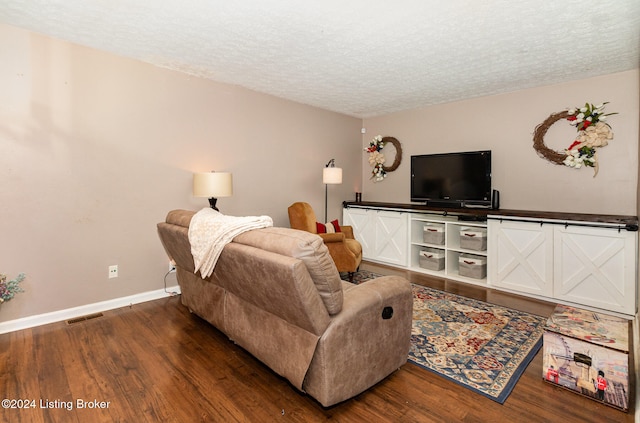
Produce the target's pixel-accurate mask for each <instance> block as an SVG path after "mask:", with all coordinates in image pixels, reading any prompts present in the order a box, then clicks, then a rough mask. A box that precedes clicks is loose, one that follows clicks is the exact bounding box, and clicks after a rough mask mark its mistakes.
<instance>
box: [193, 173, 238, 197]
mask: <svg viewBox="0 0 640 423" xmlns="http://www.w3.org/2000/svg"><path fill="white" fill-rule="evenodd" d="M231 195H233V178H232V175H231V173H229V172H206V173H194V174H193V196H194V197H207V198H211V197H215V198H217V197H230V196H231Z"/></svg>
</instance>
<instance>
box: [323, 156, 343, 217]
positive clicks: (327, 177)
mask: <svg viewBox="0 0 640 423" xmlns="http://www.w3.org/2000/svg"><path fill="white" fill-rule="evenodd" d="M335 162H336V160H335V159H331V160H329V163H327V165H326V166H325V167H324V169H322V183H323V184H324V221H325V222H327V198H328V195H329V190H328V189H329V184H332V185H334V184H341V183H342V168H340V167H336V164H335Z"/></svg>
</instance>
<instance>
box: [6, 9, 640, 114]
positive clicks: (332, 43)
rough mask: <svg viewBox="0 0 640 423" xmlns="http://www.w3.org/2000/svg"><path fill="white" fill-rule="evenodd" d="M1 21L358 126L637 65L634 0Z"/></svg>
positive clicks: (42, 13) (120, 13)
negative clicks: (342, 117) (351, 119)
mask: <svg viewBox="0 0 640 423" xmlns="http://www.w3.org/2000/svg"><path fill="white" fill-rule="evenodd" d="M0 22H1V23H6V24H9V25H13V26H17V27H21V28H25V29H29V30H32V31H35V32H39V33H42V34H46V35H49V36H53V37H56V38H60V39H64V40H68V41H71V42H74V43H77V44H81V45H84V46H89V47H93V48H96V49H99V50H104V51H109V52H113V53H116V54H119V55H122V56H127V57H132V58H136V59H139V60H142V61H145V62H149V63H152V64H155V65H158V66H162V67H166V68H170V69H174V70H178V71H182V72H186V73H189V74H192V75H197V76H201V77H205V78H210V79H213V80H216V81H220V82H226V83H231V84H236V85H240V86H244V87H247V88H250V89H253V90H256V91H260V92H264V93H268V94H272V95H275V96H278V97H283V98H286V99H290V100H294V101H297V102H300V103H305V104H310V105H313V106H317V107H321V108H324V109H328V110H333V111H336V112H340V113H344V114H347V115H351V116H356V117H370V116H376V115H382V114H386V113H390V112H394V111H400V110H406V109H412V108H416V107H423V106H428V105H432V104H438V103H444V102H449V101H455V100H461V99H465V98H471V97H478V96H484V95H491V94H498V93H503V92H509V91H514V90H519V89H523V88H529V87H535V86H541V85H548V84H554V83H560V82H565V81H569V80H575V79H582V78H587V77H592V76H597V75H602V74H607V73H614V72H620V71H625V70H629V69H634V68H637V67H638V66H640V1H639V0H601V1H593V2H587V1H584V0H538V1H532V0H527V1H521V0H396V1H393V2H392V1H389V0H340V1H338V0H322V1H298V0H246V1H241V0H239V1H229V0H2V1H1V2H0Z"/></svg>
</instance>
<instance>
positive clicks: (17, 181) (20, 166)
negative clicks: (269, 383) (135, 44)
mask: <svg viewBox="0 0 640 423" xmlns="http://www.w3.org/2000/svg"><path fill="white" fill-rule="evenodd" d="M0 63H2V66H0V92H1V93H2V101H1V102H0V181H1V182H0V199H1V200H0V233H1V234H2V242H0V273H6V274H8V275H9V276H10V277H13V276H15V275H16V274H17V273H19V272H25V273H26V274H27V279H26V280H25V282H24V283H23V285H24V288H25V289H26V290H27V292H25V293H23V294H19V296H17V297H16V298H15V299H14V300H12V301H10V302H7V303H6V304H3V305H2V306H0V322H3V321H9V320H13V319H17V318H20V317H25V316H32V315H37V314H41V313H45V312H51V311H56V310H61V309H66V308H70V307H75V306H80V305H85V304H91V303H95V302H99V301H105V300H109V299H114V298H119V297H124V296H128V295H133V294H136V293H141V292H146V291H152V290H157V289H162V287H163V276H164V274H165V272H166V270H167V267H168V262H167V259H166V256H165V254H164V251H163V250H162V247H161V245H160V242H159V240H158V237H157V235H156V227H155V225H156V223H157V222H159V221H161V220H163V219H164V217H165V215H166V213H167V211H169V210H171V209H174V208H188V209H194V210H197V209H199V208H202V207H205V206H208V203H207V200H206V199H204V198H202V199H195V198H192V196H191V178H192V172H194V171H209V170H212V169H215V170H225V171H231V172H233V176H234V195H233V197H229V198H221V199H220V200H219V201H218V205H219V207H220V208H221V211H222V212H223V213H226V214H230V215H261V214H266V215H270V216H272V217H273V219H274V221H275V224H276V225H278V226H288V217H287V207H288V206H289V204H291V203H292V202H294V201H298V200H304V201H308V202H309V203H311V204H312V206H313V207H314V208H315V209H316V210H317V212H318V215H319V217H321V216H322V215H323V214H324V211H323V210H324V185H323V184H322V168H323V167H324V165H325V164H326V163H327V161H328V160H329V159H331V158H335V159H336V163H337V164H338V165H339V166H342V167H343V169H344V176H343V178H344V183H343V184H342V185H336V186H331V187H330V189H329V202H330V207H331V208H330V213H329V217H338V216H341V202H342V201H343V200H344V199H347V198H348V199H351V198H352V197H353V194H352V193H353V186H354V185H358V184H359V183H360V179H361V168H360V167H359V163H360V156H361V149H360V144H361V139H362V138H361V134H360V128H361V123H362V122H361V120H359V119H355V118H351V117H347V116H344V115H340V114H336V113H331V112H327V111H323V110H320V109H316V108H313V107H308V106H304V105H300V104H297V103H293V102H289V101H284V100H280V99H277V98H275V97H271V96H267V95H262V94H259V93H255V92H252V91H249V90H245V89H242V88H238V87H235V86H230V85H224V84H218V83H215V82H211V81H207V80H203V79H198V78H193V77H190V76H187V75H183V74H180V73H177V72H172V71H169V70H165V69H160V68H157V67H153V66H151V65H148V64H144V63H140V62H137V61H133V60H129V59H124V58H119V57H116V56H113V55H110V54H107V53H103V52H98V51H96V50H92V49H87V48H83V47H79V46H76V45H73V44H69V43H66V42H61V41H57V40H54V39H51V38H47V37H43V36H40V35H36V34H33V33H30V32H27V31H23V30H18V29H15V28H12V27H8V26H0ZM111 264H118V265H119V273H120V276H119V277H118V278H117V279H108V278H107V268H108V266H109V265H111ZM169 283H170V284H171V285H173V284H175V279H173V280H171V279H170V280H169Z"/></svg>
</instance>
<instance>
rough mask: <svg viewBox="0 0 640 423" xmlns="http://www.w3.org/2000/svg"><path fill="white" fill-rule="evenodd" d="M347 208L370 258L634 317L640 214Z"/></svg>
mask: <svg viewBox="0 0 640 423" xmlns="http://www.w3.org/2000/svg"><path fill="white" fill-rule="evenodd" d="M344 206H345V207H344V211H343V224H345V225H351V226H353V229H354V234H355V237H356V239H357V240H358V241H360V243H361V244H362V250H363V258H364V259H365V260H368V261H372V262H377V263H382V264H387V265H391V266H396V267H400V268H404V269H410V270H412V271H415V272H422V273H425V274H430V275H433V276H439V277H442V278H447V279H451V280H456V281H461V282H465V283H471V284H476V285H482V286H486V287H490V288H495V289H498V290H503V291H508V292H513V293H518V294H522V295H526V296H530V297H534V298H539V299H543V300H547V301H552V302H558V303H563V304H568V305H575V306H579V307H583V308H589V309H593V310H596V311H607V312H609V313H612V314H616V315H621V316H623V317H627V318H630V317H633V316H634V315H635V314H636V308H637V296H638V295H637V293H638V291H637V267H638V231H637V230H638V220H637V217H635V216H609V215H606V216H603V215H585V214H570V213H547V212H529V211H514V210H475V209H474V210H468V209H439V208H429V207H424V206H419V205H413V204H411V205H407V204H393V203H371V202H358V203H355V202H354V203H350V202H345V203H344ZM484 236H486V244H485V243H484V240H481V239H479V238H482V237H484ZM467 237H478V238H473V239H470V238H467ZM483 266H486V267H485V268H483ZM470 269H471V270H470Z"/></svg>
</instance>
